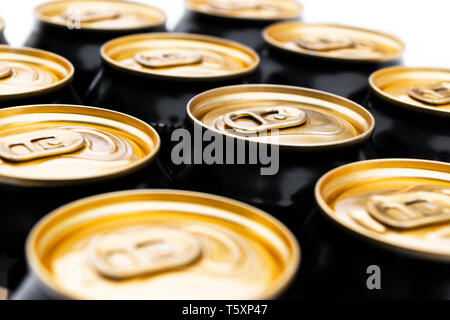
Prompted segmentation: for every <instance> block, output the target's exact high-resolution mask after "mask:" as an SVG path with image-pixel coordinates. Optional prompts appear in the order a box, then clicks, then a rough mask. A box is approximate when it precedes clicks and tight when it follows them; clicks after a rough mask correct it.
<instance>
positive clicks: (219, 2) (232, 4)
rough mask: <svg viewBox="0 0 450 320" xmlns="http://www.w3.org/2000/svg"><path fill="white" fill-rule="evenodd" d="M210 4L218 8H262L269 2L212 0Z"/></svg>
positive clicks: (259, 0)
mask: <svg viewBox="0 0 450 320" xmlns="http://www.w3.org/2000/svg"><path fill="white" fill-rule="evenodd" d="M209 6H210V7H211V8H214V9H218V10H227V11H228V10H239V9H241V10H242V9H256V10H257V9H262V8H263V7H269V3H267V2H265V1H262V0H231V1H230V0H225V1H224V0H212V1H210V2H209Z"/></svg>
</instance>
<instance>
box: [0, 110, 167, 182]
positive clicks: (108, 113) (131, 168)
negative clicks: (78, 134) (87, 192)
mask: <svg viewBox="0 0 450 320" xmlns="http://www.w3.org/2000/svg"><path fill="white" fill-rule="evenodd" d="M41 109H44V110H47V112H52V113H61V114H75V113H74V112H78V114H81V115H88V116H94V117H97V119H101V118H104V119H108V120H113V121H117V122H121V123H129V124H130V126H133V127H135V128H137V129H139V130H141V131H142V132H143V133H144V134H147V136H148V137H149V139H151V140H153V141H154V143H155V147H154V148H153V149H150V151H149V153H148V154H147V155H146V156H145V157H143V158H141V159H140V160H138V161H136V162H135V163H133V164H130V165H127V166H125V168H117V169H114V170H111V171H108V172H106V173H102V174H95V175H91V176H85V177H79V178H71V179H68V178H67V177H61V178H58V179H55V178H30V179H26V178H23V177H16V176H8V175H0V183H4V184H10V185H16V186H36V187H46V186H66V185H82V184H89V183H96V182H101V181H105V180H109V179H114V178H119V177H122V176H125V175H128V174H131V173H133V172H135V171H138V170H139V169H141V168H144V167H145V166H147V165H148V164H150V162H152V161H153V160H154V159H155V158H156V156H157V154H158V153H159V149H160V147H161V139H160V137H159V135H158V133H157V132H156V130H155V129H154V128H153V127H152V126H150V125H149V124H147V123H145V122H144V121H142V120H140V119H138V118H135V117H133V116H130V115H127V114H124V113H121V112H117V111H113V110H109V109H103V108H96V107H90V106H81V105H70V104H41V105H28V106H18V107H9V108H4V109H0V115H1V114H4V116H17V115H24V114H25V115H30V114H31V113H33V112H34V113H40V112H39V111H40V110H41ZM125 120H126V121H125ZM97 124H98V123H97ZM105 125H106V124H105ZM138 126H139V127H141V128H139V127H138ZM144 130H145V131H147V132H148V133H145V131H144Z"/></svg>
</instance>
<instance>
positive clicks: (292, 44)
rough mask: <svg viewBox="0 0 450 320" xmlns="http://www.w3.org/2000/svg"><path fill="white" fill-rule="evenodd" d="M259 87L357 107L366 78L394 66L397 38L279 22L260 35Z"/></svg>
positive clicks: (345, 28) (336, 27) (330, 26)
mask: <svg viewBox="0 0 450 320" xmlns="http://www.w3.org/2000/svg"><path fill="white" fill-rule="evenodd" d="M263 37H264V39H265V41H266V43H267V46H266V48H265V50H264V51H261V53H260V54H261V59H262V63H261V68H260V73H261V79H262V80H261V81H262V82H264V83H276V84H288V85H298V86H304V87H311V88H315V89H318V90H324V91H327V92H331V93H334V94H338V95H340V96H343V97H346V98H349V99H351V100H353V101H356V102H358V103H361V102H362V101H363V100H364V98H365V96H366V94H367V91H368V83H367V78H368V77H369V75H370V74H371V73H372V72H373V71H374V70H377V69H379V68H381V67H384V66H388V65H392V64H395V63H397V62H398V60H399V58H400V57H401V54H402V52H403V50H404V44H403V43H402V42H401V41H400V40H399V39H398V38H396V37H394V36H392V35H389V34H386V33H382V32H378V31H372V30H367V29H361V28H356V27H351V26H343V25H333V24H306V23H301V22H281V23H277V24H273V25H271V26H269V27H267V28H266V29H265V30H264V31H263Z"/></svg>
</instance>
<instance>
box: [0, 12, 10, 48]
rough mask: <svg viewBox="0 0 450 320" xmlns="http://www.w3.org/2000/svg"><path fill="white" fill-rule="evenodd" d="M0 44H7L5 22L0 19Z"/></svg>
mask: <svg viewBox="0 0 450 320" xmlns="http://www.w3.org/2000/svg"><path fill="white" fill-rule="evenodd" d="M0 44H8V41H6V38H5V21H4V20H3V19H2V18H0Z"/></svg>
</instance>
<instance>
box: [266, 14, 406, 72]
mask: <svg viewBox="0 0 450 320" xmlns="http://www.w3.org/2000/svg"><path fill="white" fill-rule="evenodd" d="M288 25H300V26H302V25H304V26H317V27H325V28H328V27H329V28H339V29H347V30H353V31H358V32H364V33H369V34H374V35H377V36H381V37H384V38H388V39H390V40H392V41H394V42H396V43H397V44H398V45H399V46H400V48H399V50H397V53H395V54H391V55H385V56H381V57H379V58H347V57H339V56H329V55H326V54H320V53H319V54H311V53H307V52H301V51H298V50H294V49H291V48H288V47H286V46H284V45H283V43H280V42H278V41H276V40H275V39H273V37H271V36H270V35H269V33H270V32H271V31H272V30H273V29H275V28H278V27H280V26H288ZM262 37H263V38H264V41H265V42H266V43H267V44H269V45H270V46H272V47H274V48H276V49H279V50H282V51H284V52H290V53H294V54H296V55H299V56H305V57H312V58H317V59H323V60H330V61H342V62H360V63H379V62H388V61H394V60H397V59H399V58H400V57H401V56H402V55H403V52H404V50H405V47H406V45H405V43H404V42H403V41H402V40H400V39H399V38H398V37H397V36H395V35H393V34H390V33H387V32H384V31H377V30H372V29H367V28H360V27H354V26H348V25H344V24H338V23H304V22H300V21H284V22H278V23H274V24H272V25H270V26H268V27H266V28H264V30H263V31H262Z"/></svg>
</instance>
